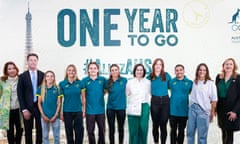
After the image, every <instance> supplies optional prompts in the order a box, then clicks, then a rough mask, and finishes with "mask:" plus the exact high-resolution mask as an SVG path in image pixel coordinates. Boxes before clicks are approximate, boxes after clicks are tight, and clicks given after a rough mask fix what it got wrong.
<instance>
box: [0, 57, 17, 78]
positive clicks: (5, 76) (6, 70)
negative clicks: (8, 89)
mask: <svg viewBox="0 0 240 144" xmlns="http://www.w3.org/2000/svg"><path fill="white" fill-rule="evenodd" d="M9 65H13V66H14V68H15V69H16V71H17V74H16V76H18V72H19V69H18V67H17V66H16V64H15V63H14V62H12V61H9V62H6V63H5V65H4V67H3V76H2V77H1V80H2V81H6V80H7V79H8V66H9Z"/></svg>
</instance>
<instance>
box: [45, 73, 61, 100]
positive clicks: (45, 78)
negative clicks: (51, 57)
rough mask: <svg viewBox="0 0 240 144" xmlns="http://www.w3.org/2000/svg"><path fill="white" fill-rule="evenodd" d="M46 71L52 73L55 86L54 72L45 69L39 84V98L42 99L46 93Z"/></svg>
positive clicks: (55, 85)
mask: <svg viewBox="0 0 240 144" xmlns="http://www.w3.org/2000/svg"><path fill="white" fill-rule="evenodd" d="M48 73H51V74H53V77H54V81H53V86H54V87H57V84H56V79H55V73H54V72H53V71H51V70H48V71H46V72H45V74H44V78H43V81H42V84H41V99H42V101H44V98H45V94H46V83H47V81H46V76H47V74H48Z"/></svg>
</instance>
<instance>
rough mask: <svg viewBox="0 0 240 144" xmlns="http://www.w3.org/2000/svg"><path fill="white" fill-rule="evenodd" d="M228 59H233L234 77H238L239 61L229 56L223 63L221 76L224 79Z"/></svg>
mask: <svg viewBox="0 0 240 144" xmlns="http://www.w3.org/2000/svg"><path fill="white" fill-rule="evenodd" d="M227 61H232V62H233V72H232V77H233V78H236V77H237V74H238V73H237V70H238V66H237V63H236V61H235V60H234V59H233V58H228V59H226V60H225V61H224V62H223V64H222V71H221V74H220V78H221V79H223V78H224V77H225V71H224V65H225V63H226V62H227Z"/></svg>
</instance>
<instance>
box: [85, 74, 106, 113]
mask: <svg viewBox="0 0 240 144" xmlns="http://www.w3.org/2000/svg"><path fill="white" fill-rule="evenodd" d="M82 82H83V87H84V91H85V92H86V114H104V113H105V102H104V90H105V89H106V79H105V78H104V77H101V76H98V77H97V78H96V79H95V80H92V79H91V78H90V77H89V76H87V77H85V78H83V80H82Z"/></svg>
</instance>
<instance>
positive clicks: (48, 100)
mask: <svg viewBox="0 0 240 144" xmlns="http://www.w3.org/2000/svg"><path fill="white" fill-rule="evenodd" d="M36 95H37V96H38V97H41V86H40V87H38V89H37V93H36ZM58 97H61V95H60V91H59V89H58V88H57V87H54V86H52V87H51V88H47V87H46V88H45V95H44V101H42V110H43V113H44V115H46V116H47V117H48V118H49V119H51V118H52V117H53V116H54V115H55V113H56V111H57V101H58Z"/></svg>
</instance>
